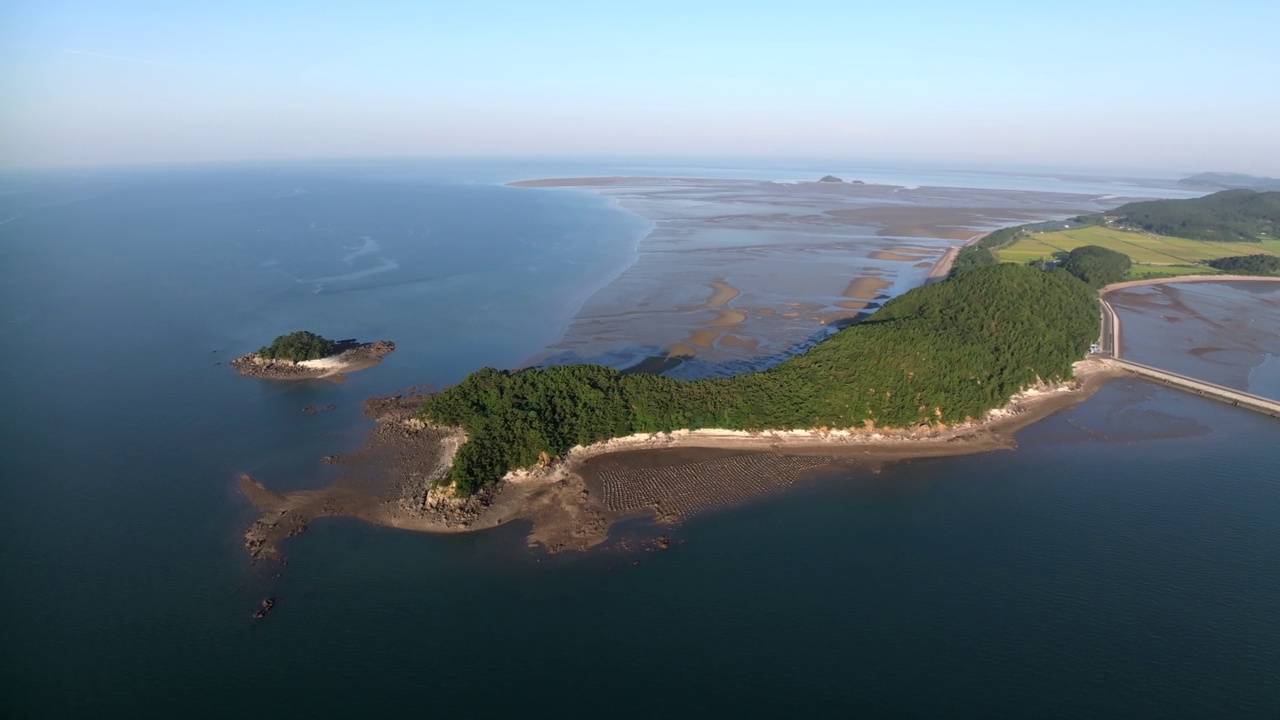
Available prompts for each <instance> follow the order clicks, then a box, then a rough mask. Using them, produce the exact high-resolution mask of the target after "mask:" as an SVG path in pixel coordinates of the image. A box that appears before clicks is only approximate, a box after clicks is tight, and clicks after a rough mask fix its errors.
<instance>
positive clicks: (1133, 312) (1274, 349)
mask: <svg viewBox="0 0 1280 720" xmlns="http://www.w3.org/2000/svg"><path fill="white" fill-rule="evenodd" d="M1107 300H1108V301H1109V302H1110V303H1111V305H1112V307H1114V308H1115V309H1116V312H1117V313H1119V314H1120V319H1121V321H1122V322H1123V327H1124V354H1125V357H1126V358H1129V359H1131V360H1134V361H1135V362H1140V363H1145V364H1148V365H1152V366H1154V367H1158V368H1161V369H1164V370H1169V371H1172V372H1176V373H1181V374H1183V375H1188V376H1191V377H1195V378H1201V379H1203V380H1207V381H1209V382H1214V383H1218V384H1220V385H1225V386H1227V387H1232V388H1237V389H1239V390H1246V391H1248V392H1251V393H1254V394H1255V395H1262V396H1264V397H1272V398H1280V283H1278V282H1262V281H1256V282H1253V281H1242V282H1239V281H1238V282H1196V283H1170V284H1158V285H1142V286H1138V287H1130V288H1125V289H1123V290H1116V291H1113V292H1111V293H1109V294H1108V295H1107Z"/></svg>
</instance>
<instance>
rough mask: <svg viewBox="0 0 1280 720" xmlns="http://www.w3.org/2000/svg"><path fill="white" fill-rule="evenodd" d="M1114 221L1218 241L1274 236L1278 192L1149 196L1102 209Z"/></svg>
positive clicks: (1278, 222) (1279, 216)
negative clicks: (1179, 197) (1167, 197)
mask: <svg viewBox="0 0 1280 720" xmlns="http://www.w3.org/2000/svg"><path fill="white" fill-rule="evenodd" d="M1104 215H1105V217H1106V218H1107V219H1109V220H1113V221H1114V222H1116V223H1118V224H1120V225H1125V226H1130V227H1136V228H1140V229H1142V230H1146V231H1147V232H1152V233H1156V234H1158V235H1170V236H1173V237H1180V238H1189V239H1191V240H1209V241H1219V242H1259V241H1260V240H1262V239H1264V238H1276V237H1277V234H1276V232H1277V228H1280V192H1275V191H1272V192H1254V191H1253V190H1244V189H1240V190H1223V191H1222V192H1216V193H1213V194H1212V195H1206V196H1204V197H1201V198H1193V199H1189V200H1149V201H1145V202H1134V203H1128V204H1126V205H1121V206H1120V207H1118V208H1116V209H1115V210H1111V211H1109V212H1107V213H1104Z"/></svg>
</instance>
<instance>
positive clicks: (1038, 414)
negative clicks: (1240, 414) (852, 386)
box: [239, 360, 1117, 560]
mask: <svg viewBox="0 0 1280 720" xmlns="http://www.w3.org/2000/svg"><path fill="white" fill-rule="evenodd" d="M1116 374H1117V371H1115V370H1114V369H1113V368H1111V367H1109V366H1108V365H1107V364H1106V363H1105V362H1101V361H1092V360H1090V361H1083V362H1081V363H1079V364H1078V365H1077V368H1076V379H1075V380H1073V381H1071V382H1069V383H1065V384H1063V385H1060V386H1056V387H1052V388H1037V389H1032V390H1028V391H1027V392H1024V393H1021V394H1019V395H1018V396H1015V397H1014V398H1013V399H1012V400H1011V401H1010V403H1009V404H1008V405H1006V406H1005V407H1004V408H1001V409H998V410H993V411H992V412H991V413H989V414H988V416H987V417H986V418H985V419H983V420H982V421H981V422H975V423H972V424H968V425H963V426H957V427H950V428H927V429H920V430H848V431H831V430H814V431H786V432H773V431H766V432H754V433H748V432H740V431H729V430H699V431H677V432H674V433H670V434H665V433H663V434H654V435H635V436H631V437H626V438H617V439H613V440H609V441H606V442H602V443H596V444H593V445H590V446H587V447H575V448H573V449H572V450H570V451H569V452H568V453H567V454H566V455H565V456H564V457H563V458H560V459H558V460H556V461H553V462H551V463H550V464H548V465H547V466H544V467H537V468H531V469H525V470H518V471H513V472H510V473H508V474H507V476H506V477H505V478H503V480H502V481H500V482H499V483H497V484H495V485H494V486H492V487H489V488H486V489H485V490H484V491H482V492H480V493H477V494H476V495H474V496H472V497H470V498H467V499H466V500H459V499H457V498H453V497H449V496H447V495H446V494H442V493H441V492H440V491H439V490H433V489H431V484H432V480H434V479H436V478H438V477H440V476H441V475H442V474H443V473H444V472H445V471H446V469H447V468H448V467H449V464H450V462H451V461H452V458H453V454H454V453H455V452H456V451H457V448H458V447H459V445H461V443H462V442H464V441H465V436H464V435H462V434H461V433H460V432H458V431H456V430H452V429H447V428H438V427H433V426H430V425H428V424H426V423H423V422H422V421H420V420H418V419H417V418H415V417H414V415H415V413H416V411H417V409H418V407H419V406H420V405H421V402H422V400H423V396H421V395H416V394H412V393H410V394H405V395H400V396H395V397H390V398H375V399H373V400H370V401H369V402H368V403H367V404H366V408H365V409H366V413H367V414H368V415H369V416H370V417H372V418H374V419H376V420H377V427H376V428H375V429H374V430H373V432H372V433H371V435H370V438H369V441H368V442H367V443H366V445H365V446H364V447H363V448H362V449H361V450H359V451H357V452H356V453H352V454H351V455H345V456H330V457H328V458H325V460H326V462H331V463H336V464H339V465H341V466H342V467H343V470H344V472H343V474H342V475H341V477H340V478H339V479H338V480H337V481H336V482H335V483H334V484H332V485H330V486H329V487H326V488H323V489H320V490H304V491H298V492H290V493H280V492H275V491H272V490H269V489H267V488H266V487H264V486H263V485H262V484H261V483H260V482H258V481H257V480H255V479H253V478H251V477H249V476H248V475H242V476H241V477H240V480H239V488H240V491H241V492H242V493H243V494H244V495H245V496H246V497H247V498H248V499H249V500H250V502H252V503H253V505H254V506H255V507H256V508H257V509H258V510H259V511H260V512H261V513H262V515H261V517H260V518H259V519H258V520H257V521H255V522H254V523H253V525H252V526H251V527H250V528H249V530H248V532H246V533H245V548H246V550H247V551H248V552H249V554H250V555H251V556H252V557H253V558H254V559H255V560H257V559H267V558H277V557H280V554H281V549H280V544H281V542H282V541H283V540H285V539H287V538H289V537H292V536H294V535H297V534H299V533H301V532H303V531H305V530H306V528H307V526H308V524H309V523H310V522H312V521H313V520H315V519H316V518H319V517H332V516H347V517H355V518H359V519H361V520H364V521H366V522H371V523H375V524H378V525H385V526H388V527H395V528H401V529H405V530H415V531H421V532H437V533H456V532H467V531H474V530H482V529H486V528H492V527H497V526H499V525H502V524H504V523H509V522H512V521H517V520H520V521H525V522H527V523H528V524H529V535H528V542H529V544H530V545H531V546H539V547H541V548H543V549H544V550H546V551H547V552H553V553H554V552H562V551H566V550H586V549H588V548H591V547H594V546H597V545H600V544H601V543H604V542H605V541H606V540H608V538H609V529H610V528H611V527H612V526H613V524H614V523H616V522H617V521H619V520H622V519H625V518H631V517H644V516H647V517H649V518H651V519H652V520H653V521H654V522H655V523H656V524H659V525H662V524H673V523H678V522H679V521H681V520H683V519H685V518H687V517H691V516H693V515H696V514H698V513H700V512H704V511H708V510H712V509H715V508H719V507H724V506H727V505H732V504H735V503H739V502H742V501H745V500H748V499H750V498H753V497H758V496H762V495H766V494H769V493H774V492H779V491H782V490H785V489H786V488H787V487H790V486H791V485H793V484H794V483H796V482H799V481H802V480H804V479H805V478H810V477H816V476H821V475H823V474H833V473H839V472H841V471H844V470H848V469H850V468H853V467H865V466H868V465H875V464H879V463H884V462H889V461H894V460H904V459H910V458H923V457H943V456H956V455H968V454H973V453H979V452H988V451H993V450H1006V449H1013V448H1014V447H1016V443H1015V441H1014V439H1013V435H1014V433H1016V432H1017V431H1018V430H1020V429H1022V428H1024V427H1026V426H1028V425H1030V424H1032V423H1035V422H1037V421H1039V420H1041V419H1043V418H1045V417H1047V416H1049V415H1051V414H1053V413H1054V412H1057V411H1058V410H1061V409H1063V408H1065V407H1069V406H1072V405H1075V404H1076V403H1079V402H1081V401H1083V400H1085V399H1087V398H1088V397H1090V396H1091V395H1092V394H1093V393H1094V392H1096V391H1097V390H1098V388H1100V387H1101V386H1102V385H1103V384H1104V383H1105V382H1106V380H1107V379H1109V378H1110V377H1113V376H1115V375H1116Z"/></svg>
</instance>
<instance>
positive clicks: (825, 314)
mask: <svg viewBox="0 0 1280 720" xmlns="http://www.w3.org/2000/svg"><path fill="white" fill-rule="evenodd" d="M513 184H514V185H517V186H521V187H542V188H561V189H563V188H577V189H579V190H586V191H591V192H595V193H598V194H601V195H604V196H606V197H609V198H612V199H613V200H614V201H615V202H617V204H618V205H619V206H620V207H622V208H623V209H626V210H628V211H630V212H632V213H635V214H636V215H639V216H641V217H643V218H645V219H647V220H648V221H649V222H650V223H651V228H652V229H651V230H650V232H649V233H648V234H647V235H646V236H645V237H644V238H643V239H642V240H641V241H640V243H639V246H638V248H637V253H636V258H635V262H634V263H633V264H632V265H631V266H630V267H629V268H628V269H627V270H626V271H624V272H623V273H622V274H621V275H620V276H619V277H618V278H617V279H615V280H614V281H612V282H611V283H609V284H608V285H606V286H605V287H604V288H602V289H601V290H599V291H598V292H596V293H595V294H594V295H593V296H591V297H590V298H589V299H588V300H587V301H586V302H585V304H584V305H583V306H582V308H581V309H580V310H579V311H578V313H577V314H576V316H575V317H574V319H573V320H572V322H571V323H570V324H569V327H568V329H567V331H566V333H565V335H564V337H563V338H562V339H561V340H559V341H558V342H556V343H554V344H552V345H551V346H550V347H549V348H548V350H547V351H546V352H545V353H543V354H541V355H539V356H538V357H537V358H534V359H531V360H530V363H531V364H532V363H535V362H556V363H560V362H575V361H584V360H585V361H593V362H602V363H605V364H609V365H614V366H618V367H624V366H628V365H633V364H636V363H642V362H647V363H648V365H647V367H646V369H659V370H664V371H665V372H667V374H670V375H673V376H679V377H705V376H710V375H728V374H734V373H738V372H745V371H750V370H755V369H760V368H762V367H767V366H769V365H771V364H773V363H775V362H777V361H778V360H779V359H780V358H782V357H785V356H786V355H788V354H790V353H792V352H795V350H796V349H798V348H802V347H804V346H806V345H807V344H808V343H810V342H812V341H814V340H816V339H820V338H821V337H824V336H825V335H826V334H827V333H829V332H831V331H832V330H834V329H838V328H839V327H843V326H844V325H847V324H849V323H851V322H856V321H857V320H858V319H860V318H861V317H863V316H864V315H865V314H868V313H870V312H873V311H874V310H875V309H876V308H877V307H879V305H880V304H881V303H882V302H883V301H884V300H885V299H887V298H890V297H893V296H895V295H898V294H900V293H902V292H904V291H906V290H909V289H911V288H913V287H916V286H918V285H921V284H923V283H924V282H925V281H926V279H927V278H928V277H929V273H930V270H931V268H933V267H934V265H935V264H936V263H937V262H938V261H939V260H941V259H942V258H943V257H944V255H945V254H946V253H947V250H948V249H949V248H952V247H955V246H957V245H960V244H963V243H964V242H965V241H967V240H969V239H971V238H973V237H975V236H977V235H980V234H982V233H984V232H987V231H989V230H992V229H995V228H998V227H1003V226H1006V225H1010V224H1017V223H1022V222H1029V221H1032V220H1043V219H1047V218H1063V217H1069V216H1072V215H1076V214H1079V213H1082V212H1093V211H1099V210H1102V209H1105V208H1106V207H1111V206H1113V205H1114V204H1115V203H1116V202H1119V201H1118V200H1117V199H1116V198H1115V196H1104V195H1089V194H1075V193H1061V192H1033V191H1021V190H993V189H975V188H947V187H903V186H894V185H877V184H853V183H818V182H812V183H808V182H802V183H776V182H765V181H758V180H722V179H679V178H625V177H620V178H577V179H574V178H562V179H554V180H533V181H525V182H519V183H513ZM531 192H532V191H531Z"/></svg>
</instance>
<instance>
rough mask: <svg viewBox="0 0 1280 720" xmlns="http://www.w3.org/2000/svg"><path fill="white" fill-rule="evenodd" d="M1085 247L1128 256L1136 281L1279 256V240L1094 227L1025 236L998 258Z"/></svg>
mask: <svg viewBox="0 0 1280 720" xmlns="http://www.w3.org/2000/svg"><path fill="white" fill-rule="evenodd" d="M1084 245H1100V246H1102V247H1105V248H1109V249H1111V250H1115V251H1116V252H1122V253H1124V254H1125V255H1128V256H1129V258H1130V259H1131V260H1133V263H1134V266H1133V270H1132V271H1131V272H1130V274H1131V275H1132V276H1133V277H1135V278H1144V277H1157V276H1165V275H1169V276H1172V275H1200V274H1213V273H1216V272H1217V271H1216V270H1214V269H1213V268H1211V267H1208V266H1205V265H1201V264H1199V263H1202V262H1204V261H1206V260H1213V259H1215V258H1221V257H1230V256H1233V255H1258V254H1266V255H1276V256H1280V240H1263V241H1262V242H1260V243H1247V242H1234V243H1220V242H1203V241H1200V240H1187V239H1184V238H1175V237H1167V236H1164V235H1153V234H1150V233H1137V232H1129V231H1126V230H1117V229H1115V228H1109V227H1103V226H1097V225H1091V226H1087V227H1081V228H1074V229H1071V230H1060V231H1050V232H1037V233H1028V234H1027V235H1025V236H1024V237H1022V238H1021V239H1019V240H1018V241H1017V242H1016V243H1014V244H1013V245H1010V246H1009V247H1007V248H1005V249H1003V250H1000V251H999V255H1000V260H1001V261H1003V262H1015V263H1025V262H1029V261H1031V260H1048V259H1051V258H1053V257H1054V256H1055V254H1057V253H1064V252H1069V251H1071V250H1074V249H1075V248H1078V247H1081V246H1084Z"/></svg>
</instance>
